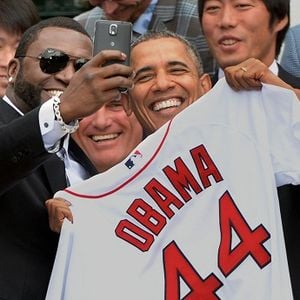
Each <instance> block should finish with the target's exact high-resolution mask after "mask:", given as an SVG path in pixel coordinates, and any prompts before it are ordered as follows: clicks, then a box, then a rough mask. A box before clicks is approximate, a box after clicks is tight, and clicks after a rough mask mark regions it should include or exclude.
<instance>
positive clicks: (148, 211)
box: [127, 199, 167, 235]
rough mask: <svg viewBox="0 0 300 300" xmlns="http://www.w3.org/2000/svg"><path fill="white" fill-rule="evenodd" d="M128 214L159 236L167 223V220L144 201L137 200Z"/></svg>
mask: <svg viewBox="0 0 300 300" xmlns="http://www.w3.org/2000/svg"><path fill="white" fill-rule="evenodd" d="M127 212H128V214H129V215H131V216H132V217H133V218H135V219H136V220H137V221H138V222H140V223H141V224H142V225H144V226H145V227H146V228H148V229H149V230H150V231H151V232H153V233H154V234H155V235H158V234H159V233H160V232H161V230H162V229H163V227H164V226H165V225H166V223H167V221H166V218H165V217H164V216H163V215H161V214H160V213H159V212H158V211H156V210H155V209H153V208H152V207H151V206H150V205H149V204H148V203H146V202H145V201H144V200H143V199H135V200H134V201H133V203H132V204H131V205H130V207H129V208H128V210H127Z"/></svg>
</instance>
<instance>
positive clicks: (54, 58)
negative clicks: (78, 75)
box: [18, 48, 89, 74]
mask: <svg viewBox="0 0 300 300" xmlns="http://www.w3.org/2000/svg"><path fill="white" fill-rule="evenodd" d="M18 57H29V58H34V59H39V60H40V68H41V70H42V72H44V73H46V74H54V73H57V72H59V71H62V70H63V69H64V68H65V67H66V66H67V65H68V63H69V62H70V61H71V62H72V63H73V66H74V70H75V71H78V70H79V69H80V68H81V67H82V66H83V65H84V64H85V63H87V62H88V61H89V59H87V58H82V57H76V56H71V55H68V54H66V53H65V52H63V51H61V50H57V49H53V48H48V49H46V50H45V51H44V52H43V53H42V54H40V55H39V56H30V55H23V56H18Z"/></svg>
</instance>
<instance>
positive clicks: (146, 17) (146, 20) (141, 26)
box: [132, 0, 158, 35]
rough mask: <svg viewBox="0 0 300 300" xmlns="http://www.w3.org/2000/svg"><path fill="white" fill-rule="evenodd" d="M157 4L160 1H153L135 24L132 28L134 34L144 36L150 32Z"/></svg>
mask: <svg viewBox="0 0 300 300" xmlns="http://www.w3.org/2000/svg"><path fill="white" fill-rule="evenodd" d="M157 2H158V0H152V1H151V3H150V4H149V6H148V7H147V9H146V10H145V12H144V13H143V14H141V15H140V17H139V18H138V19H137V20H136V21H135V22H134V24H133V27H132V30H133V31H134V32H137V33H139V34H141V35H142V34H144V33H145V32H146V31H147V30H148V28H149V24H150V22H151V19H152V16H153V12H154V10H155V7H156V4H157Z"/></svg>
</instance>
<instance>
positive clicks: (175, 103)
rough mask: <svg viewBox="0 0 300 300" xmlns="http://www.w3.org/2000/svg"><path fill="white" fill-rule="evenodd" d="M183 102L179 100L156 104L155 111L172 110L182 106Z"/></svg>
mask: <svg viewBox="0 0 300 300" xmlns="http://www.w3.org/2000/svg"><path fill="white" fill-rule="evenodd" d="M180 104H181V101H180V100H178V99H169V100H165V101H160V102H156V103H155V104H154V105H153V111H160V110H162V109H166V108H171V107H178V106H180Z"/></svg>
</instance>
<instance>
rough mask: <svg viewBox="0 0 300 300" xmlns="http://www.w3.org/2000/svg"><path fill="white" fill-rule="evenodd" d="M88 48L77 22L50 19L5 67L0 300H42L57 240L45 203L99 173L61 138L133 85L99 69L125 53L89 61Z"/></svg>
mask: <svg viewBox="0 0 300 300" xmlns="http://www.w3.org/2000/svg"><path fill="white" fill-rule="evenodd" d="M92 46H93V45H92V41H91V39H90V37H89V35H88V34H87V33H86V31H85V30H84V29H83V28H82V27H81V25H80V24H78V23H77V22H76V21H74V20H72V19H70V18H65V17H57V18H50V19H46V20H43V21H41V22H39V23H38V24H36V25H34V26H33V27H30V28H29V29H28V30H27V31H26V32H25V33H24V34H23V36H22V38H21V41H20V43H19V46H18V48H17V50H16V54H15V58H14V59H13V60H11V61H10V63H9V67H8V74H9V85H8V88H7V93H6V95H5V96H4V97H3V100H1V101H0V141H1V142H0V166H1V174H0V245H1V247H0V298H3V299H16V300H20V299H23V300H32V299H45V293H46V289H47V285H48V280H49V277H50V272H51V269H52V264H53V260H54V256H55V252H56V247H57V240H58V236H57V235H56V234H55V233H53V232H51V230H50V228H49V225H48V214H47V210H46V207H45V201H46V200H47V199H49V198H51V197H52V196H53V194H54V193H55V192H56V191H57V190H59V189H62V188H65V187H66V186H67V183H70V184H72V183H74V182H76V181H78V180H82V179H84V178H87V177H89V176H91V175H93V174H95V172H96V170H95V168H94V167H93V166H92V164H91V163H90V162H89V160H88V159H87V158H86V157H85V156H84V154H83V153H82V151H80V149H78V148H79V147H78V146H77V147H76V145H71V144H69V147H70V148H72V149H71V150H72V151H69V149H67V148H65V147H63V146H65V143H64V138H67V137H68V134H69V133H71V132H74V131H75V130H76V129H77V127H78V119H81V118H83V117H85V116H88V115H90V114H92V113H93V112H95V111H97V110H98V109H99V108H100V107H102V105H103V104H104V103H106V102H109V101H111V100H113V99H119V98H120V92H119V90H118V87H120V86H121V87H124V88H129V87H131V85H132V80H131V79H130V78H128V77H129V75H130V73H131V68H130V67H128V66H125V65H121V64H115V65H114V66H106V67H101V66H102V64H104V63H105V62H106V61H107V60H111V59H117V60H124V59H125V55H124V54H122V53H121V52H119V51H103V52H102V53H99V54H98V55H97V56H95V57H94V58H92V59H91V57H92ZM73 144H75V143H73ZM70 155H73V157H72V159H69V156H70ZM59 157H60V158H62V159H63V161H64V163H65V165H64V163H63V162H62V160H61V159H60V158H59ZM65 171H66V173H65Z"/></svg>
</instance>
